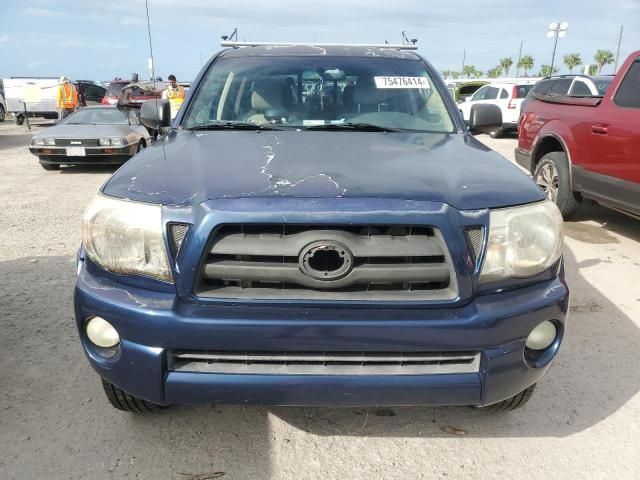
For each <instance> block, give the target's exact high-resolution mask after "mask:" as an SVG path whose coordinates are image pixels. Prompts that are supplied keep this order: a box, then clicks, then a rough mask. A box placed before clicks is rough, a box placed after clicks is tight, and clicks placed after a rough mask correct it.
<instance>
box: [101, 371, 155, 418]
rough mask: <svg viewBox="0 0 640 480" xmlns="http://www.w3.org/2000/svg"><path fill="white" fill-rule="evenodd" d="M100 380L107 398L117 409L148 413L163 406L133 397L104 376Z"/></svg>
mask: <svg viewBox="0 0 640 480" xmlns="http://www.w3.org/2000/svg"><path fill="white" fill-rule="evenodd" d="M101 380H102V388H104V393H105V395H106V396H107V400H109V403H110V404H111V405H112V406H113V407H114V408H117V409H118V410H122V411H123V412H131V413H149V412H153V411H155V410H158V409H161V408H164V407H162V406H161V405H156V404H155V403H151V402H147V401H146V400H143V399H141V398H138V397H134V396H133V395H130V394H128V393H127V392H125V391H124V390H122V389H121V388H118V387H116V386H115V385H114V384H113V383H110V382H108V381H106V380H105V379H104V378H101Z"/></svg>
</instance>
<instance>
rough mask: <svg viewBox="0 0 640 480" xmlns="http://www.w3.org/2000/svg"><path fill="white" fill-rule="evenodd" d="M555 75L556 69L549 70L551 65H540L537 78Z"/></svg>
mask: <svg viewBox="0 0 640 480" xmlns="http://www.w3.org/2000/svg"><path fill="white" fill-rule="evenodd" d="M556 73H558V69H557V68H556V67H553V68H551V65H540V72H538V76H540V77H550V76H551V75H554V74H556Z"/></svg>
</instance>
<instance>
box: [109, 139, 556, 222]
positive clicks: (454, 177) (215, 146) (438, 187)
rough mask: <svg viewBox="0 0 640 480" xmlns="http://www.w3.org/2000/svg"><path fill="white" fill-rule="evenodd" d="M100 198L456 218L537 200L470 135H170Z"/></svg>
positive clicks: (521, 178) (536, 193)
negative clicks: (268, 201) (348, 208)
mask: <svg viewBox="0 0 640 480" xmlns="http://www.w3.org/2000/svg"><path fill="white" fill-rule="evenodd" d="M103 193H105V194H106V195H110V196H114V197H120V198H126V199H130V200H136V201H142V202H153V203H162V204H168V205H178V206H191V205H196V204H199V203H201V202H203V201H206V200H215V199H221V198H242V197H245V198H246V197H298V198H314V197H315V198H336V197H350V198H358V197H360V198H397V199H406V200H422V201H434V202H441V203H447V204H449V205H451V206H453V207H455V208H457V209H460V210H472V209H481V208H495V207H505V206H510V205H519V204H524V203H530V202H534V201H539V200H542V199H543V198H544V196H543V194H542V193H541V191H540V190H539V189H538V188H537V187H536V185H535V184H534V183H533V181H532V180H531V179H530V178H528V177H527V176H526V175H525V174H524V173H522V171H520V170H519V169H518V168H517V167H516V166H515V165H513V164H511V163H510V162H509V161H508V160H506V159H505V158H503V157H501V156H500V155H498V154H497V153H495V152H493V151H492V150H490V149H489V148H487V147H486V146H484V145H483V144H481V143H480V142H478V141H477V140H475V139H474V138H473V137H472V136H471V135H468V134H435V133H381V132H351V131H338V132H336V131H333V132H327V131H299V130H284V131H229V130H224V131H210V132H209V131H199V132H193V131H186V130H181V131H172V132H171V133H170V134H169V135H167V136H165V137H163V138H162V139H161V140H160V141H158V142H156V143H155V144H154V145H153V146H152V147H151V148H148V149H146V150H144V151H142V152H141V153H140V154H139V155H136V156H135V157H134V158H133V159H132V160H130V161H129V162H127V163H126V164H125V165H124V166H123V167H121V168H120V169H119V170H118V171H117V172H116V173H115V174H114V175H113V177H112V178H111V179H110V180H109V181H108V183H107V184H106V185H105V186H104V187H103Z"/></svg>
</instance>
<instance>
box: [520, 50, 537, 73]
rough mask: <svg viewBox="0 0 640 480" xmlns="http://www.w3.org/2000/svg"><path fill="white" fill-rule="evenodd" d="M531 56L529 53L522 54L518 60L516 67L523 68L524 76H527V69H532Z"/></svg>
mask: <svg viewBox="0 0 640 480" xmlns="http://www.w3.org/2000/svg"><path fill="white" fill-rule="evenodd" d="M533 62H534V61H533V57H532V56H531V55H523V56H522V57H521V58H520V61H519V62H518V68H521V69H523V70H524V76H525V77H528V76H529V70H532V69H533Z"/></svg>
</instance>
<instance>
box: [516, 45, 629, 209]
mask: <svg viewBox="0 0 640 480" xmlns="http://www.w3.org/2000/svg"><path fill="white" fill-rule="evenodd" d="M518 133H519V138H518V148H516V151H515V156H516V161H517V162H518V163H519V164H520V165H522V166H523V167H524V168H526V169H528V170H529V171H530V172H531V173H532V175H533V178H534V180H535V181H536V183H537V184H538V186H539V187H540V188H541V189H542V190H543V191H544V192H545V194H546V196H547V197H548V198H549V199H551V200H553V201H555V203H556V204H557V205H558V207H559V208H560V211H561V212H562V214H563V215H564V217H565V218H568V217H570V216H571V215H572V214H573V213H575V212H576V210H577V209H578V207H579V206H580V202H581V201H582V199H583V198H589V199H592V200H595V201H597V202H598V203H600V204H602V205H605V206H607V207H610V208H613V209H615V210H618V211H621V212H623V213H626V214H629V215H632V216H634V217H636V218H640V51H637V52H634V53H632V54H631V55H630V56H629V58H628V59H627V60H626V61H625V63H624V64H623V65H622V67H621V68H620V70H619V71H618V74H617V75H616V76H615V78H614V79H613V81H612V82H611V85H610V86H609V88H608V89H607V91H606V92H605V94H604V96H597V97H596V96H584V97H578V96H567V95H554V94H540V93H532V95H531V98H529V99H528V102H527V104H526V107H525V109H524V111H523V112H522V115H521V117H520V120H519V123H518Z"/></svg>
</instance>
